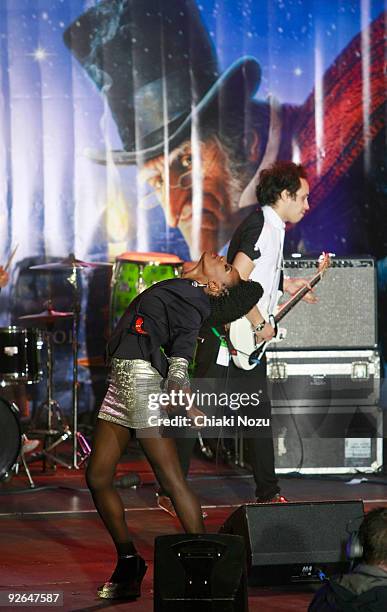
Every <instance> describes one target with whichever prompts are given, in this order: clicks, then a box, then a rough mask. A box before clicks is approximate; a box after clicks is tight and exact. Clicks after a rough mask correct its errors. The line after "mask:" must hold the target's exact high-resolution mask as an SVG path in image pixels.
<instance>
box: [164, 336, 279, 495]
mask: <svg viewBox="0 0 387 612" xmlns="http://www.w3.org/2000/svg"><path fill="white" fill-rule="evenodd" d="M219 331H220V332H222V330H219ZM199 336H200V337H201V338H203V340H204V341H203V342H201V343H199V345H198V350H197V352H196V368H195V378H198V379H205V378H206V379H216V381H217V387H218V389H219V390H221V391H225V390H226V389H227V391H228V392H229V393H230V392H239V393H241V392H242V391H243V392H248V393H251V392H257V391H258V390H259V392H260V404H259V406H258V407H257V406H255V405H248V406H245V407H244V408H243V409H241V410H243V414H246V415H247V416H249V417H250V416H251V417H260V418H263V419H267V418H270V417H271V404H270V400H269V397H268V393H267V379H266V361H265V359H263V360H262V362H261V364H260V365H258V366H256V367H255V368H254V369H252V370H241V369H239V368H237V367H236V366H235V365H234V363H233V361H230V364H229V366H228V367H225V366H221V365H218V364H217V363H216V359H217V355H218V351H219V344H220V341H219V338H218V337H217V336H216V335H215V334H214V333H213V332H212V331H211V329H210V328H209V327H208V326H205V327H203V328H202V329H201V330H200V333H199ZM176 444H177V449H178V454H179V459H180V462H181V466H182V468H183V472H184V474H185V475H187V474H188V470H189V464H190V459H191V454H192V450H193V447H194V444H195V438H190V437H187V438H178V439H176ZM245 446H246V450H247V460H248V463H249V464H250V465H251V468H252V471H253V474H254V480H255V486H256V491H255V493H256V496H257V497H258V498H262V499H270V498H271V497H273V496H274V495H275V494H276V493H278V492H279V490H280V489H279V487H278V479H277V477H276V475H275V467H274V448H273V433H272V429H271V425H270V427H265V428H264V430H261V431H258V430H251V429H250V430H249V431H246V436H245ZM162 493H163V492H162V491H161V494H162Z"/></svg>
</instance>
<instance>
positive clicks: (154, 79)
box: [64, 0, 260, 164]
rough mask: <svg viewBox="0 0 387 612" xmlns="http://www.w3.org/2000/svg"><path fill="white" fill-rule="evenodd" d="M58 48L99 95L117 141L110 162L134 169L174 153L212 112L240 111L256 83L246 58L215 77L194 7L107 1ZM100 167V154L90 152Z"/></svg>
mask: <svg viewBox="0 0 387 612" xmlns="http://www.w3.org/2000/svg"><path fill="white" fill-rule="evenodd" d="M64 41H65V43H66V45H67V46H68V47H69V48H70V49H71V51H72V53H73V54H74V55H75V57H76V58H77V60H78V61H79V62H80V64H81V65H82V67H83V68H84V69H85V70H86V72H87V73H88V75H89V77H90V78H91V79H92V80H93V82H94V83H95V85H96V86H97V87H98V88H99V90H100V91H101V92H102V93H103V94H104V95H105V96H106V98H107V100H108V103H109V106H110V109H111V111H112V115H113V118H114V120H115V122H116V124H117V128H118V131H119V134H120V137H121V140H122V144H123V150H122V151H113V152H111V153H110V155H111V156H112V159H113V161H115V162H116V163H121V164H132V163H136V161H137V159H138V158H139V157H141V158H142V159H143V160H144V161H145V160H148V159H152V158H154V157H157V156H158V155H161V154H162V153H163V152H164V150H165V143H166V142H168V146H169V149H173V148H174V147H175V146H176V145H178V144H179V143H181V142H182V140H183V139H184V138H186V137H187V135H189V133H190V128H191V123H192V120H193V118H194V117H197V118H198V117H199V116H200V115H201V114H202V113H203V111H204V110H206V109H208V108H209V107H210V106H211V105H214V104H218V105H221V106H222V107H224V106H225V105H226V106H227V105H229V104H231V105H232V107H233V108H234V107H235V106H236V107H237V108H241V109H243V105H244V104H245V102H246V101H247V100H248V99H250V98H251V97H252V96H253V95H254V93H255V91H256V90H257V88H258V85H259V82H260V67H259V64H258V63H257V61H256V60H255V59H254V58H253V57H242V58H240V59H239V60H237V61H236V62H234V63H233V64H232V65H231V66H229V68H228V69H227V70H226V71H225V72H223V73H222V74H220V73H219V69H218V63H217V58H216V54H215V51H214V48H213V45H212V43H211V40H210V38H209V36H208V32H207V31H206V29H205V27H204V25H203V23H202V21H201V19H200V14H199V11H198V9H197V7H196V5H195V3H194V1H193V0H173V1H171V0H168V1H167V2H165V1H163V0H107V1H104V2H101V3H100V4H98V5H97V6H95V7H93V8H91V9H90V10H88V11H87V12H86V13H84V14H83V15H81V16H80V17H79V18H78V19H76V21H74V22H73V23H72V24H71V25H70V26H69V27H68V28H67V30H66V31H65V33H64ZM92 157H93V158H94V159H95V161H98V162H100V163H104V162H106V158H107V155H106V153H100V154H99V153H94V154H93V156H92Z"/></svg>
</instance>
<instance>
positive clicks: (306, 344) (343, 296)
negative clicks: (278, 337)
mask: <svg viewBox="0 0 387 612" xmlns="http://www.w3.org/2000/svg"><path fill="white" fill-rule="evenodd" d="M316 272H317V262H316V260H314V259H309V258H305V259H304V258H303V259H299V260H293V259H286V260H285V261H284V273H285V275H286V276H290V277H291V278H296V277H300V276H302V277H308V278H310V277H311V276H313V275H314V274H315V273H316ZM315 293H316V295H317V296H318V298H319V302H318V303H317V304H307V303H306V302H303V301H301V302H299V303H298V304H297V305H296V306H295V307H294V309H293V310H292V311H291V312H289V314H288V315H286V317H284V319H283V320H282V321H281V323H280V326H281V327H285V328H286V330H287V336H286V339H285V340H283V341H282V342H278V343H273V344H272V345H271V348H275V349H276V350H289V349H301V348H302V349H309V348H327V349H328V348H372V347H375V346H376V345H377V329H376V275H375V265H374V260H373V259H372V258H363V259H360V258H358V259H355V258H347V259H340V260H333V262H332V266H331V268H329V269H328V270H327V272H326V274H325V276H324V277H323V279H322V280H321V281H320V282H319V283H318V285H317V286H316V288H315ZM284 297H285V300H288V298H289V295H288V294H285V296H284ZM285 300H284V299H282V300H281V303H282V302H283V301H285Z"/></svg>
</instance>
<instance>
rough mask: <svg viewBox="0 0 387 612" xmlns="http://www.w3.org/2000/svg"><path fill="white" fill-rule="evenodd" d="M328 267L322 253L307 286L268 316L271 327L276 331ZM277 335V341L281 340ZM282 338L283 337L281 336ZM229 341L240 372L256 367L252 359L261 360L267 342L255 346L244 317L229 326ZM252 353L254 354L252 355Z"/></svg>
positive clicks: (326, 255)
mask: <svg viewBox="0 0 387 612" xmlns="http://www.w3.org/2000/svg"><path fill="white" fill-rule="evenodd" d="M329 265H330V256H329V254H328V253H322V254H321V255H320V258H319V267H318V272H317V274H315V276H313V278H312V279H311V280H310V282H309V283H308V286H304V287H303V288H301V289H299V290H298V291H297V293H295V294H294V295H293V297H292V298H291V299H290V300H288V301H287V302H286V303H285V304H284V305H283V306H282V307H281V310H280V311H279V312H278V314H276V315H275V316H273V315H270V317H269V321H270V324H271V325H272V327H273V328H274V329H275V330H276V332H277V331H278V323H279V322H280V321H281V319H283V317H285V316H286V315H287V313H288V312H290V311H291V310H292V309H293V308H294V306H296V305H297V304H298V303H299V302H300V300H302V298H303V297H304V296H305V295H306V293H308V291H309V290H310V288H313V287H314V286H315V285H317V283H318V282H319V281H320V280H321V278H322V276H323V274H324V273H325V271H326V270H327V268H328V267H329ZM281 335H282V334H279V336H280V337H279V339H281ZM282 337H284V336H282ZM230 341H231V344H232V346H233V348H234V349H235V354H231V357H232V360H233V362H234V364H235V365H236V366H237V368H241V369H242V370H252V369H253V368H255V367H256V365H257V362H255V363H254V359H258V361H259V360H260V359H261V357H262V355H263V354H264V352H265V350H266V348H267V346H268V344H269V342H262V343H261V344H259V345H256V344H255V337H254V334H253V333H252V330H251V324H250V321H249V320H248V319H246V317H242V318H241V319H238V320H237V321H233V322H232V323H231V325H230ZM252 353H254V354H252ZM250 356H251V358H252V360H253V363H252V364H250V363H249V358H250Z"/></svg>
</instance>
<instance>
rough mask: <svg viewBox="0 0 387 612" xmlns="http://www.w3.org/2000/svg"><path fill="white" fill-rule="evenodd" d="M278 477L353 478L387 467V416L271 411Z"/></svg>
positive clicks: (333, 410) (362, 410)
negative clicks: (386, 446)
mask: <svg viewBox="0 0 387 612" xmlns="http://www.w3.org/2000/svg"><path fill="white" fill-rule="evenodd" d="M271 423H272V428H273V442H274V453H275V466H276V472H277V473H279V474H286V473H289V472H299V473H301V474H349V473H360V472H362V471H364V472H369V471H373V472H376V471H377V470H378V469H379V468H380V467H381V466H382V465H383V413H382V411H381V410H380V409H379V408H378V407H377V406H359V407H356V408H352V407H350V406H335V407H330V408H329V407H327V406H315V407H314V408H313V409H311V408H306V407H299V408H290V409H289V408H281V407H278V408H273V410H272V419H271Z"/></svg>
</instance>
